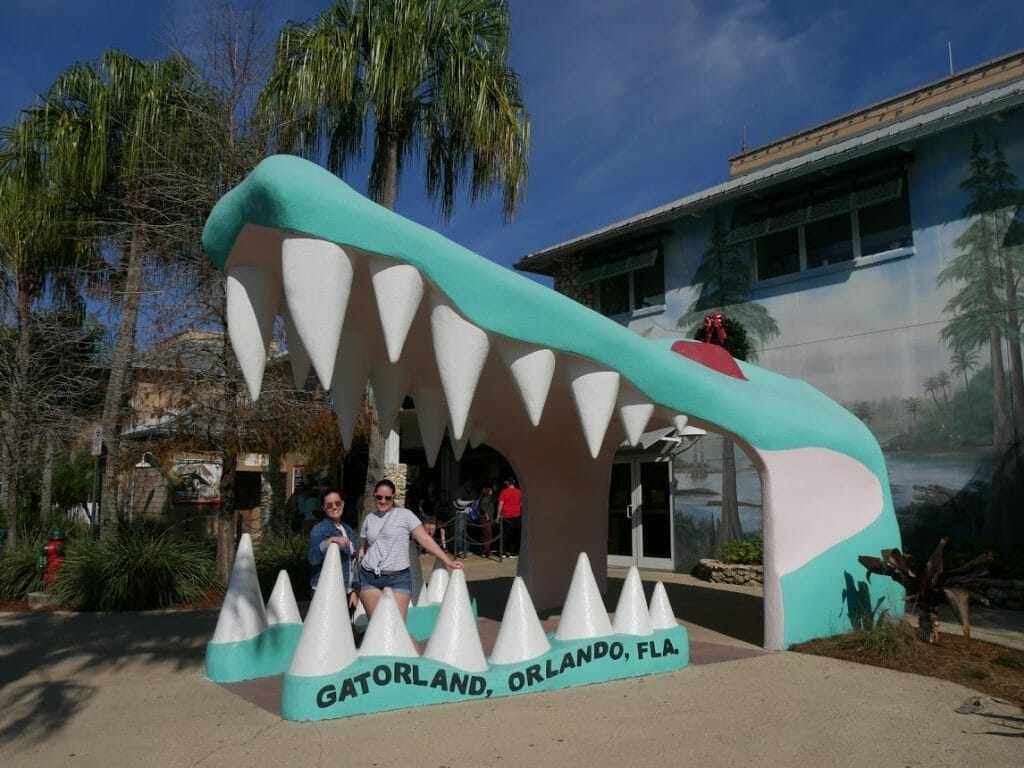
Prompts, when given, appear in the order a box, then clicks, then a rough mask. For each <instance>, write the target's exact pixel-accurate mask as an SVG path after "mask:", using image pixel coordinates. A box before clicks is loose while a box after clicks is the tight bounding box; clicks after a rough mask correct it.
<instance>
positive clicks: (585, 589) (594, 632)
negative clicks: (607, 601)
mask: <svg viewBox="0 0 1024 768" xmlns="http://www.w3.org/2000/svg"><path fill="white" fill-rule="evenodd" d="M610 634H612V623H611V622H610V621H608V612H607V611H606V610H605V608H604V601H603V600H602V599H601V592H600V590H599V589H598V588H597V581H596V580H595V579H594V571H593V570H591V568H590V559H589V558H588V557H587V555H586V553H584V552H580V555H579V557H577V558H576V570H574V571H573V574H572V581H571V582H570V583H569V593H568V594H567V595H566V596H565V605H564V606H562V615H561V616H560V617H559V618H558V628H557V629H556V630H555V638H556V639H558V640H585V639H587V638H589V637H605V636H607V635H610Z"/></svg>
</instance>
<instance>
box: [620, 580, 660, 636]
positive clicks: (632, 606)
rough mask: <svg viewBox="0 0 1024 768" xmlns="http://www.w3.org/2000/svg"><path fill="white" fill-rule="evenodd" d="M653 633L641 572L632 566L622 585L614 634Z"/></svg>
mask: <svg viewBox="0 0 1024 768" xmlns="http://www.w3.org/2000/svg"><path fill="white" fill-rule="evenodd" d="M653 631H654V630H653V629H652V627H651V613H650V611H649V610H647V598H646V597H644V585H643V582H641V581H640V571H638V570H637V567H636V566H635V565H631V566H630V567H629V571H628V572H627V573H626V581H625V582H624V583H623V585H622V593H621V594H620V595H619V602H618V603H617V604H616V606H615V619H614V620H613V621H612V632H614V633H615V634H617V635H649V634H651V633H652V632H653Z"/></svg>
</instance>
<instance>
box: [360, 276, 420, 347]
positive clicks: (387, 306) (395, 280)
mask: <svg viewBox="0 0 1024 768" xmlns="http://www.w3.org/2000/svg"><path fill="white" fill-rule="evenodd" d="M370 280H371V281H372V282H373V293H374V295H375V296H376V297H377V309H378V311H379V312H380V327H381V329H382V330H383V331H384V346H385V347H387V350H388V359H389V360H390V361H391V362H392V363H397V362H398V358H400V357H401V356H402V347H404V346H405V339H406V337H408V335H409V328H410V327H411V326H412V321H413V318H415V317H416V310H417V309H419V306H420V301H421V300H422V299H423V278H422V277H421V276H420V273H419V270H417V269H416V267H413V266H411V265H409V264H396V263H395V262H393V261H389V260H388V259H383V258H381V257H379V256H374V257H372V258H371V259H370Z"/></svg>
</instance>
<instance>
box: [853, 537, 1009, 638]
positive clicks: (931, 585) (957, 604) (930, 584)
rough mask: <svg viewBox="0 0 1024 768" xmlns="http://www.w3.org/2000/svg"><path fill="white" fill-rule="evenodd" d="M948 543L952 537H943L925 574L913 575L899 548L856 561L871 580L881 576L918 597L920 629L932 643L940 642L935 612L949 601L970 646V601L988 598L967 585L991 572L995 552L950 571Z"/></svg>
mask: <svg viewBox="0 0 1024 768" xmlns="http://www.w3.org/2000/svg"><path fill="white" fill-rule="evenodd" d="M948 542H949V537H948V536H943V537H942V539H941V540H940V541H939V545H938V546H937V547H936V548H935V551H934V552H932V556H931V557H929V558H928V562H927V563H926V564H925V567H924V571H923V572H921V573H920V574H918V573H915V572H914V570H913V568H912V567H911V565H910V563H909V562H908V561H907V559H906V557H904V556H903V553H902V552H900V550H898V549H883V550H882V556H881V557H880V558H879V557H871V556H869V555H861V556H860V557H858V558H857V559H858V560H859V561H860V564H861V565H863V566H864V567H865V568H867V569H868V580H870V579H871V574H873V573H878V574H881V575H883V576H888V577H889V578H891V579H892V580H893V581H895V582H897V583H898V584H901V585H903V587H904V589H906V590H907V592H908V593H910V594H916V598H915V602H916V608H917V612H918V614H919V618H918V627H919V628H920V630H921V639H922V640H924V641H925V642H929V643H934V642H937V641H938V639H939V615H938V613H937V611H936V609H937V607H938V605H939V603H941V602H942V600H946V601H947V602H948V603H949V607H950V608H952V609H953V613H954V614H956V617H957V618H958V619H959V620H960V626H961V627H963V631H964V641H965V642H968V643H969V642H970V640H971V626H970V621H969V618H968V610H967V605H968V603H969V602H970V599H971V598H974V599H975V600H977V601H978V602H980V603H982V604H984V605H988V599H987V598H985V597H983V596H982V595H979V594H978V593H977V592H973V591H971V590H970V589H967V588H966V587H965V586H964V585H966V584H970V583H971V582H973V581H975V580H976V579H978V578H980V577H981V576H984V575H985V574H986V573H988V569H987V568H986V566H987V565H988V563H990V562H991V561H992V553H991V552H985V553H984V554H981V555H979V556H978V557H976V558H974V559H973V560H971V561H970V562H969V563H964V564H963V565H961V566H959V567H957V568H954V569H953V570H951V571H947V570H946V569H945V565H944V562H943V558H942V550H943V549H945V547H946V544H947V543H948Z"/></svg>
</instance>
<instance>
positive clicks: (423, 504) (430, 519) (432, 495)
mask: <svg viewBox="0 0 1024 768" xmlns="http://www.w3.org/2000/svg"><path fill="white" fill-rule="evenodd" d="M436 507H437V491H435V490H434V481H433V480H431V481H430V482H429V483H427V487H426V488H425V489H424V490H423V493H422V494H420V497H419V509H418V510H417V511H418V512H419V516H420V520H422V521H423V529H424V530H425V531H426V532H427V535H428V536H429V537H430V538H432V539H435V540H436V539H437V511H436ZM441 548H442V549H444V529H442V530H441Z"/></svg>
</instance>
